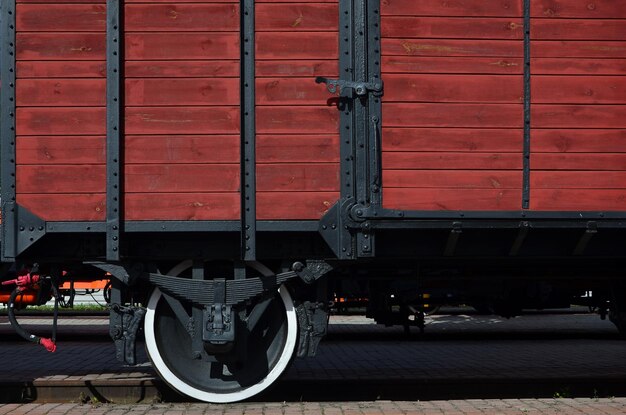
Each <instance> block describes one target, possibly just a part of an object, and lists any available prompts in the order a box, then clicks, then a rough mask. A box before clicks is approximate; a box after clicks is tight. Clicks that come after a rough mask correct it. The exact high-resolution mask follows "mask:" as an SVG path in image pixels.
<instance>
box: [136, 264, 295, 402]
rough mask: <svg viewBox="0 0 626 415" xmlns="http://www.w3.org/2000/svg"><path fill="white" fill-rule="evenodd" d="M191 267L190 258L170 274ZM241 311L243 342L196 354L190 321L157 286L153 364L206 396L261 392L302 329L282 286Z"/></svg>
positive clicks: (151, 319)
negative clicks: (186, 324)
mask: <svg viewBox="0 0 626 415" xmlns="http://www.w3.org/2000/svg"><path fill="white" fill-rule="evenodd" d="M190 267H191V262H190V261H186V262H184V263H182V264H179V265H178V266H176V267H175V268H174V269H172V271H170V272H169V273H168V275H173V276H176V275H180V274H181V273H182V272H184V271H186V270H187V269H189V268H190ZM263 268H264V267H263ZM242 314H243V315H242ZM240 315H241V316H242V318H241V323H240V324H241V325H240V326H239V327H238V334H237V339H239V341H240V343H241V342H245V345H244V344H239V345H237V344H236V345H235V346H234V347H233V348H232V350H230V351H228V352H225V353H224V352H222V353H213V352H211V351H210V349H208V348H205V350H204V351H203V352H202V353H201V356H198V355H197V354H196V356H193V354H194V353H193V351H192V340H191V336H190V335H189V333H188V331H187V329H186V327H184V326H183V325H182V324H181V323H180V320H179V319H178V318H177V317H176V315H175V313H174V311H173V310H172V309H171V308H170V306H169V305H168V303H167V301H165V299H164V298H163V296H162V295H161V292H160V291H159V290H158V289H155V290H154V292H153V293H152V295H151V297H150V300H149V302H148V309H147V312H146V318H145V323H144V330H145V337H146V348H147V350H148V355H149V357H150V360H151V361H152V364H153V366H154V367H155V369H156V370H157V371H158V373H159V374H160V376H161V377H162V378H163V380H164V381H165V382H167V383H168V384H169V385H170V386H172V387H173V388H174V389H176V390H177V391H179V392H181V393H183V394H185V395H188V396H190V397H192V398H195V399H198V400H201V401H205V402H214V403H227V402H236V401H241V400H244V399H247V398H249V397H251V396H254V395H256V394H258V393H260V392H262V391H263V390H265V389H266V388H267V387H268V386H270V385H271V384H272V383H273V382H274V381H276V380H277V379H278V377H279V376H280V375H281V374H282V373H283V372H284V371H285V369H287V367H288V366H289V364H290V362H291V359H292V357H293V354H294V351H295V346H296V340H297V330H298V324H297V318H296V311H295V308H294V304H293V300H292V298H291V295H290V293H289V291H288V290H287V288H286V287H285V286H282V287H280V289H279V290H278V291H277V292H276V294H274V295H270V296H269V297H267V298H264V299H263V300H262V301H259V302H258V303H257V304H254V305H251V306H250V307H248V308H247V309H246V310H245V311H242V312H241V313H240ZM252 325H254V327H252ZM242 326H243V327H242ZM242 339H243V340H242ZM236 341H237V340H236ZM238 346H241V347H238ZM242 350H244V352H242Z"/></svg>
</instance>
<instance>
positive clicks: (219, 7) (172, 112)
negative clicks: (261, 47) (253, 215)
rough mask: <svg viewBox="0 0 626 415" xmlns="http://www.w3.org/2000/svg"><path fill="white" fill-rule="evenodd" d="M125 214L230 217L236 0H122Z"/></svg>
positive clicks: (235, 198) (236, 117) (236, 116)
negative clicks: (182, 0)
mask: <svg viewBox="0 0 626 415" xmlns="http://www.w3.org/2000/svg"><path fill="white" fill-rule="evenodd" d="M124 15H125V21H124V33H125V83H124V87H125V119H126V122H125V133H126V136H125V140H124V141H125V163H126V167H125V170H124V182H125V192H126V197H125V202H126V210H125V215H126V219H128V220H199V219H205V220H221V219H229V220H238V219H239V217H240V213H239V209H240V193H239V187H240V158H239V147H240V124H241V120H240V110H239V103H240V79H239V73H240V69H239V65H240V63H239V59H240V48H239V38H240V34H239V29H240V27H239V26H240V10H239V2H238V1H220V2H215V1H196V2H184V3H180V2H175V1H169V2H147V1H126V4H125V10H124Z"/></svg>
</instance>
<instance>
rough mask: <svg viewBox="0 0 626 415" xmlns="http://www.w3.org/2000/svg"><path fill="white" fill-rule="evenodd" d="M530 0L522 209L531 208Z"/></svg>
mask: <svg viewBox="0 0 626 415" xmlns="http://www.w3.org/2000/svg"><path fill="white" fill-rule="evenodd" d="M530 82H531V79H530V0H524V148H523V162H522V166H523V173H522V209H529V208H530V116H531V115H530V114H531V113H530V98H531V97H530Z"/></svg>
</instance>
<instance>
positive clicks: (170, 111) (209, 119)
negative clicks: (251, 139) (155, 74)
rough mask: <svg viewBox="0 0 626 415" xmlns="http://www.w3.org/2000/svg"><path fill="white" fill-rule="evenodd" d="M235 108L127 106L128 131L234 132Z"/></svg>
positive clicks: (237, 116) (159, 132)
mask: <svg viewBox="0 0 626 415" xmlns="http://www.w3.org/2000/svg"><path fill="white" fill-rule="evenodd" d="M239 123H240V120H239V108H238V107H144V108H141V107H129V108H127V109H126V124H125V128H126V133H127V134H148V135H152V134H194V135H195V134H235V133H238V132H239Z"/></svg>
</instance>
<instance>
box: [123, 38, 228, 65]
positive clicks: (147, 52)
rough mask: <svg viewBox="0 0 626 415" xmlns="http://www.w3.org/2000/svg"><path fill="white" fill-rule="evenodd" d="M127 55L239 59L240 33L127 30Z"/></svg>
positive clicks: (159, 58)
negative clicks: (141, 31) (128, 31)
mask: <svg viewBox="0 0 626 415" xmlns="http://www.w3.org/2000/svg"><path fill="white" fill-rule="evenodd" d="M125 49H126V56H125V57H126V59H129V60H141V59H150V60H185V59H213V60H224V59H239V34H238V33H220V32H215V33H128V34H126V43H125Z"/></svg>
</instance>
